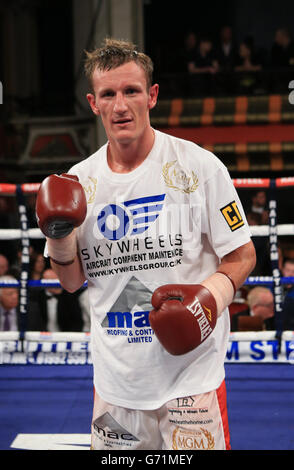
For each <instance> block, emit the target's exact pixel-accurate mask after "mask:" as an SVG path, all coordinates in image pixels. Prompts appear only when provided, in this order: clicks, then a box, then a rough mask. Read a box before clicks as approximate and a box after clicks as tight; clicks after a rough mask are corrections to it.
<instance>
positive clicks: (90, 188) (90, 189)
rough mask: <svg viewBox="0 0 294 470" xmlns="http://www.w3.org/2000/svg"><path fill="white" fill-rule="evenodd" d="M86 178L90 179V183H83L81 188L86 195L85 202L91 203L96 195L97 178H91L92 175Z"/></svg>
mask: <svg viewBox="0 0 294 470" xmlns="http://www.w3.org/2000/svg"><path fill="white" fill-rule="evenodd" d="M88 180H89V181H90V183H89V184H88V185H87V186H85V185H83V188H84V191H85V193H86V196H87V203H88V204H91V203H92V202H93V201H94V199H95V195H96V189H97V178H93V176H88Z"/></svg>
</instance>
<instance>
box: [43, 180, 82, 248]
mask: <svg viewBox="0 0 294 470" xmlns="http://www.w3.org/2000/svg"><path fill="white" fill-rule="evenodd" d="M86 214H87V201H86V196H85V192H84V189H83V187H82V185H81V184H80V183H79V179H78V177H77V176H75V175H68V174H66V173H63V174H62V175H61V176H58V175H50V176H48V177H47V178H45V180H44V181H43V182H42V184H41V186H40V189H39V192H38V195H37V201H36V216H37V221H38V225H39V227H40V229H41V231H42V232H43V233H44V235H45V236H46V237H48V238H52V239H58V238H64V237H66V236H67V235H69V234H70V233H71V232H72V230H73V229H74V228H75V227H79V226H80V225H81V224H82V223H83V221H84V220H85V217H86Z"/></svg>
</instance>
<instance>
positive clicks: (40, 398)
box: [0, 363, 294, 451]
mask: <svg viewBox="0 0 294 470" xmlns="http://www.w3.org/2000/svg"><path fill="white" fill-rule="evenodd" d="M226 376H227V379H226V382H227V395H228V411H229V424H230V434H231V445H232V450H279V451H280V450H294V365H292V364H289V363H287V364H273V363H268V364H267V363H263V364H247V363H242V364H226ZM92 403H93V384H92V366H91V365H35V364H34V365H1V367H0V423H1V426H0V449H1V450H17V449H27V450H48V449H52V450H89V447H90V420H91V414H92Z"/></svg>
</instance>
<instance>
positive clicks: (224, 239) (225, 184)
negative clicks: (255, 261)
mask: <svg viewBox="0 0 294 470" xmlns="http://www.w3.org/2000/svg"><path fill="white" fill-rule="evenodd" d="M204 197H205V201H206V204H205V205H204V207H203V208H202V210H203V211H204V213H203V214H202V220H204V227H205V229H204V231H205V232H206V234H207V236H208V239H209V241H210V243H211V245H212V247H213V249H214V251H215V253H216V255H217V256H218V257H219V258H222V257H223V256H225V255H226V254H228V253H230V252H231V251H233V250H235V249H237V248H239V247H240V246H242V245H244V244H246V243H248V242H249V241H250V240H251V234H250V229H249V226H248V223H247V220H246V217H245V213H244V209H243V207H242V203H241V201H240V198H239V196H238V193H237V191H236V189H235V187H234V185H233V182H232V180H231V177H230V175H229V173H228V171H227V170H226V169H225V168H224V169H223V168H219V169H218V170H217V171H216V173H215V174H214V175H213V176H212V177H211V178H209V179H208V180H207V181H206V183H205V187H204Z"/></svg>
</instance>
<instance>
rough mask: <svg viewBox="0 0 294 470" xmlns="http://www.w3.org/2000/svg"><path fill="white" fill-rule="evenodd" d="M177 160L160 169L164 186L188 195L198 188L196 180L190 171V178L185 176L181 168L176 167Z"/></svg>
mask: <svg viewBox="0 0 294 470" xmlns="http://www.w3.org/2000/svg"><path fill="white" fill-rule="evenodd" d="M176 163H177V160H173V161H172V162H167V163H166V164H165V165H164V166H163V169H162V175H163V178H164V181H165V184H166V185H167V186H168V187H169V188H172V189H175V190H176V191H182V192H183V193H186V194H189V193H193V192H194V191H196V189H197V188H198V178H197V176H196V175H195V173H194V171H192V176H187V174H186V173H185V172H184V170H183V169H182V168H179V167H178V168H177V167H176Z"/></svg>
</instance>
